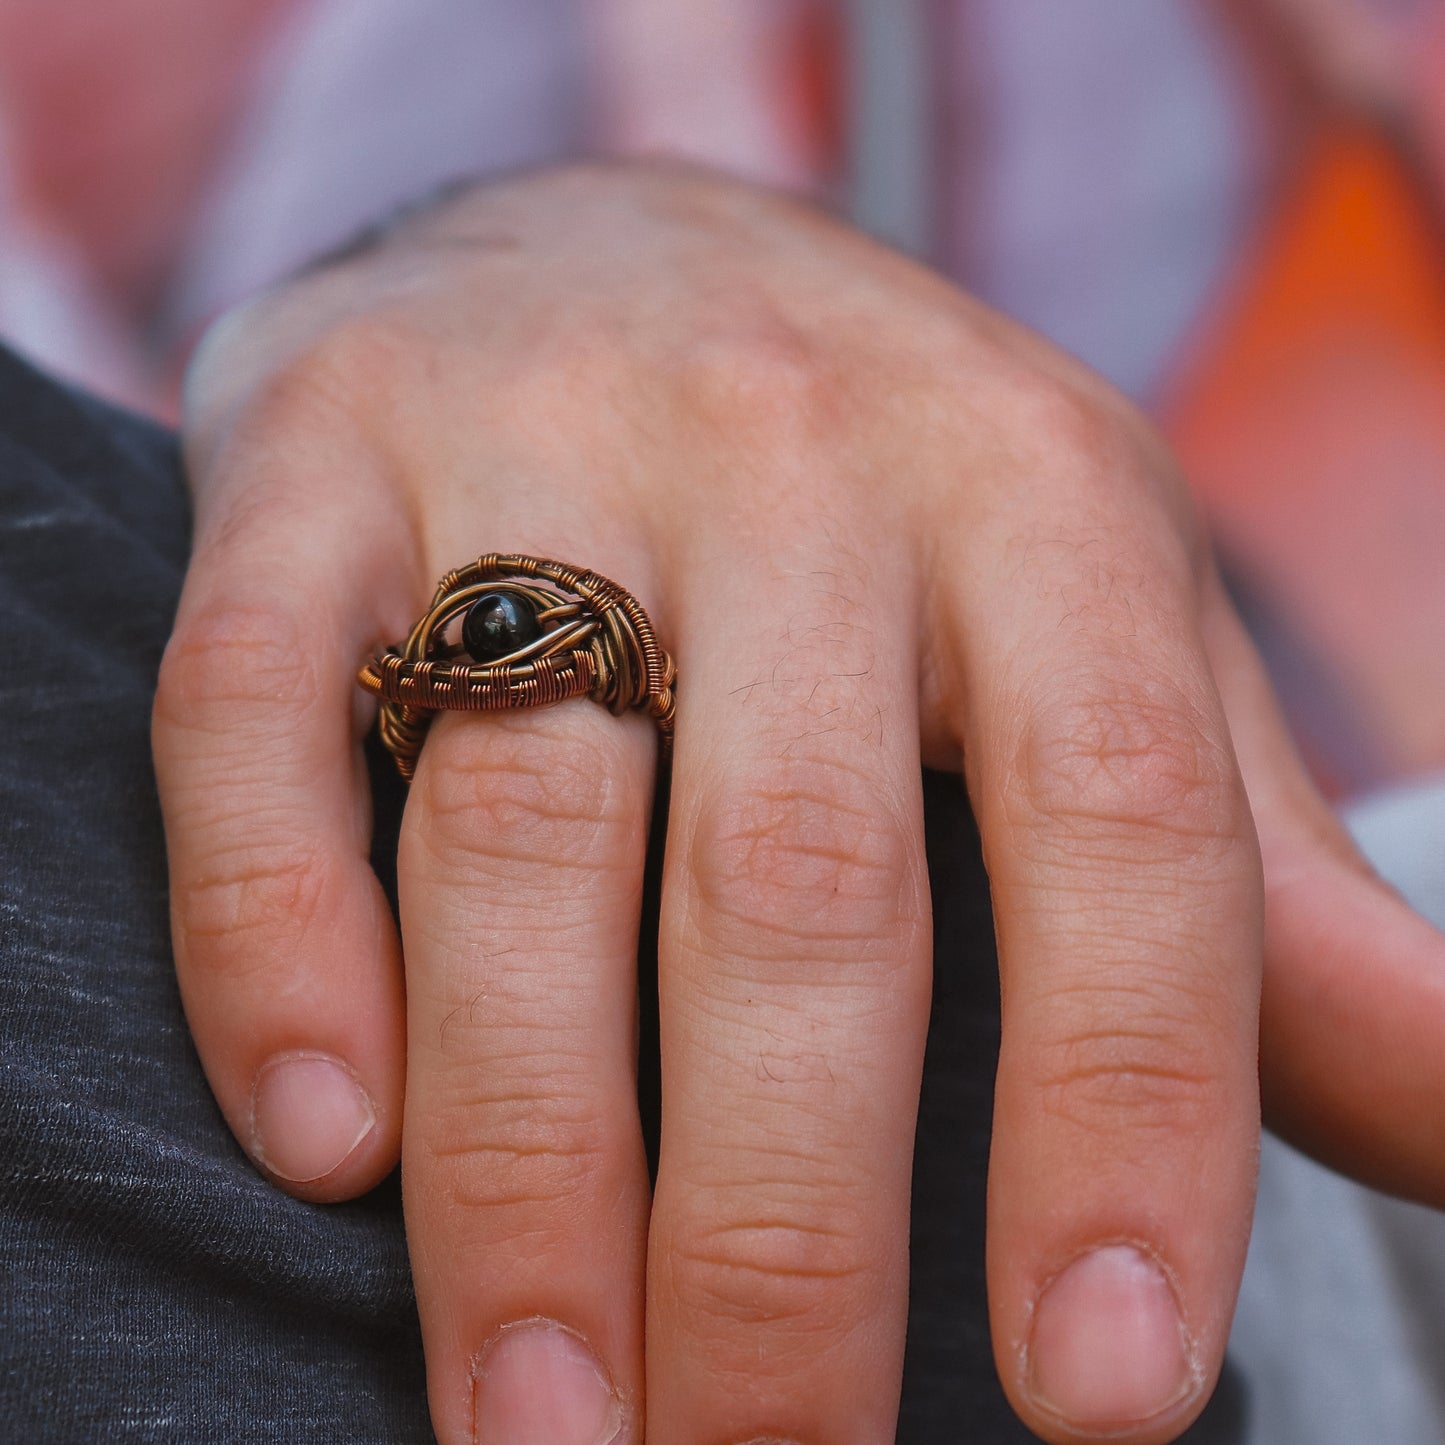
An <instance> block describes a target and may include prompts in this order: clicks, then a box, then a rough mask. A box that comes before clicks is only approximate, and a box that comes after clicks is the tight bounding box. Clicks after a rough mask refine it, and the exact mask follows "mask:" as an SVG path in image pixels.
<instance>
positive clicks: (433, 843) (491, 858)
mask: <svg viewBox="0 0 1445 1445" xmlns="http://www.w3.org/2000/svg"><path fill="white" fill-rule="evenodd" d="M468 733H469V736H467V737H466V738H465V739H459V738H458V737H457V734H456V733H453V735H452V737H451V738H450V739H448V742H449V743H450V744H455V745H454V746H447V747H445V748H438V747H435V745H433V750H432V752H431V755H430V756H429V757H428V756H425V755H424V759H423V763H422V767H421V768H420V769H419V771H418V778H417V783H416V785H414V786H416V787H417V788H418V790H419V792H420V794H421V797H420V802H421V803H422V809H421V816H422V819H423V821H422V823H421V826H420V828H419V833H420V836H421V838H422V839H423V840H424V843H425V846H426V847H427V849H428V850H429V852H430V853H431V855H432V857H433V859H434V860H435V861H436V862H437V863H438V864H439V865H440V866H441V867H442V868H443V869H444V870H448V871H451V870H458V869H461V870H465V871H466V872H468V873H471V874H474V873H475V872H476V870H477V869H478V867H479V866H480V867H483V868H485V867H486V865H488V864H497V865H503V864H504V865H515V864H518V863H542V864H546V865H547V869H546V873H545V874H544V875H543V881H545V876H546V875H548V874H553V873H555V874H556V875H557V877H558V879H559V881H560V882H561V884H562V885H563V886H565V887H566V888H568V889H570V888H572V887H573V886H574V885H575V881H576V880H575V877H571V876H568V875H569V874H570V873H571V872H572V871H573V870H575V869H577V868H583V869H585V870H587V871H588V872H589V873H592V872H597V871H600V870H604V869H607V868H609V867H625V866H627V865H628V863H629V862H631V861H632V860H633V859H634V857H635V852H636V847H638V846H640V832H639V830H640V829H641V827H642V826H643V819H642V818H641V809H640V808H639V807H638V806H637V805H636V799H635V797H632V796H631V795H630V793H629V790H628V789H627V788H626V787H625V786H623V785H622V781H621V780H623V779H625V778H626V777H628V776H629V775H630V773H631V772H632V769H630V768H628V767H627V765H626V761H625V759H624V758H623V757H622V756H621V749H620V747H619V745H618V742H614V741H609V740H608V739H606V738H605V737H602V736H601V735H600V734H598V733H597V732H596V731H595V730H589V733H588V736H587V737H585V738H578V737H576V736H575V735H573V734H572V733H571V732H570V731H569V730H568V726H567V724H565V723H563V724H560V725H559V724H556V723H555V722H553V721H552V720H549V721H548V722H547V723H545V724H541V725H536V724H535V720H534V719H532V718H529V717H523V718H520V719H519V718H497V719H491V718H489V719H487V725H486V726H485V727H484V728H483V729H480V730H477V729H469V730H468ZM479 733H484V734H485V735H484V736H481V735H479ZM437 741H438V742H440V741H441V740H440V739H438V740H437ZM619 741H620V740H619ZM537 881H538V880H537V879H536V878H535V877H532V876H531V875H529V886H530V885H531V884H533V883H535V882H537Z"/></svg>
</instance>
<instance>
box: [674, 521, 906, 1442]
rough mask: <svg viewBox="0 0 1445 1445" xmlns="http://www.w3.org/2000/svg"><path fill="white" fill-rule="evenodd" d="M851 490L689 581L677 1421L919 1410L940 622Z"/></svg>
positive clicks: (678, 954) (704, 1423) (737, 1421)
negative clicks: (912, 1397) (913, 1209)
mask: <svg viewBox="0 0 1445 1445" xmlns="http://www.w3.org/2000/svg"><path fill="white" fill-rule="evenodd" d="M835 501H836V507H835V509H834V511H833V513H832V515H830V516H829V517H828V518H827V520H826V522H824V521H821V520H820V519H818V518H817V517H816V516H814V517H812V518H809V517H805V516H792V515H774V516H770V517H769V518H768V519H767V521H766V524H763V523H761V522H760V523H759V524H758V532H757V533H756V534H754V533H752V532H749V533H747V534H746V535H743V534H742V533H741V532H740V531H739V524H738V523H737V522H736V521H734V522H732V523H731V524H730V525H729V526H725V527H723V528H721V529H720V531H722V532H724V533H725V532H727V531H732V532H733V533H735V535H731V536H719V534H718V533H717V532H714V533H710V534H708V535H707V536H706V537H704V538H702V539H700V540H699V541H698V542H697V543H695V544H694V545H693V546H692V547H691V548H690V549H689V551H688V554H687V555H686V556H684V557H682V558H681V559H679V560H680V562H681V563H682V564H683V565H682V567H681V568H680V570H679V575H681V576H684V577H686V578H687V579H688V580H687V585H686V586H685V587H683V588H680V589H678V590H679V591H680V592H681V593H682V594H683V595H681V596H678V597H676V598H674V599H673V605H672V606H671V607H670V609H669V611H670V614H671V616H672V617H673V618H674V619H675V623H676V627H677V631H678V638H679V641H680V645H681V648H682V654H683V655H682V656H680V657H679V669H680V675H681V676H682V678H683V681H684V688H683V691H682V693H681V695H680V715H679V733H678V747H677V755H676V764H675V775H674V782H673V806H672V816H671V819H670V823H669V844H668V860H667V873H666V877H665V882H664V899H663V917H662V927H661V947H660V961H659V967H660V981H659V995H660V1006H661V1029H662V1069H663V1123H662V1145H661V1163H660V1169H659V1175H658V1186H657V1194H656V1198H655V1202H654V1208H653V1223H652V1233H651V1239H650V1249H649V1261H650V1262H649V1270H648V1295H649V1314H648V1333H647V1339H648V1349H647V1368H648V1401H649V1405H648V1439H649V1440H650V1441H654V1442H657V1445H672V1442H675V1441H676V1442H681V1441H692V1440H699V1439H707V1440H718V1441H725V1440H734V1441H741V1440H754V1439H758V1438H760V1437H765V1436H766V1437H768V1438H794V1439H827V1440H831V1441H838V1442H844V1441H858V1442H862V1441H876V1440H879V1439H884V1438H891V1436H892V1433H893V1430H894V1427H895V1423H896V1416H897V1392H898V1383H899V1378H900V1375H901V1366H902V1345H903V1335H904V1324H905V1318H906V1293H907V1240H908V1196H909V1177H910V1165H911V1155H912V1137H913V1128H912V1121H913V1118H914V1116H915V1113H916V1109H917V1093H918V1085H919V1076H920V1072H921V1067H922V1055H923V1043H924V1036H925V1033H926V1027H927V1014H928V997H929V987H930V968H929V956H930V954H929V950H930V944H931V934H930V925H929V909H928V901H927V882H926V871H925V865H924V861H923V851H922V804H921V785H920V772H919V757H918V726H917V718H916V705H917V704H916V696H917V688H916V681H915V672H914V668H915V651H914V646H913V643H912V636H913V633H914V630H915V629H914V625H913V624H914V617H913V600H912V598H911V595H910V592H911V584H910V583H909V582H908V581H907V580H906V579H907V577H908V575H909V574H908V570H907V569H906V567H905V566H904V565H903V558H902V557H901V556H899V555H889V554H888V552H887V548H886V546H880V545H879V543H878V542H877V540H876V539H874V540H873V541H872V542H871V543H870V544H868V545H865V544H864V543H863V541H862V540H861V539H862V538H863V537H864V536H865V535H866V533H865V528H864V527H863V525H862V524H861V520H860V521H859V522H858V524H857V525H854V526H851V527H850V525H849V521H848V519H847V518H846V517H843V516H840V515H839V513H840V512H843V511H846V504H845V503H844V502H843V501H841V500H838V499H835ZM785 510H786V509H784V508H780V509H779V511H780V512H783V511H785ZM779 538H789V539H796V540H793V541H790V542H788V543H786V544H784V543H780V542H779V541H777V540H776V539H779ZM850 538H851V539H852V540H849V539H850ZM770 539H771V540H770ZM723 555H725V556H726V557H727V559H728V565H727V566H721V565H716V566H714V565H711V559H712V558H714V557H720V556H723ZM739 558H751V559H753V560H752V561H751V562H750V563H749V565H747V566H739V565H738V560H737V559H739ZM880 603H881V604H884V605H880Z"/></svg>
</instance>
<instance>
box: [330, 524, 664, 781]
mask: <svg viewBox="0 0 1445 1445" xmlns="http://www.w3.org/2000/svg"><path fill="white" fill-rule="evenodd" d="M676 678H677V670H676V668H675V667H674V666H673V661H672V658H671V657H670V656H669V655H668V654H667V652H666V651H665V650H664V649H663V648H662V647H661V646H659V644H658V641H657V638H656V636H655V635H654V633H653V631H652V623H651V621H650V620H649V619H648V616H647V613H646V612H644V611H643V609H642V604H641V603H640V602H638V600H637V599H636V598H635V597H634V596H633V595H632V594H631V593H630V592H628V591H626V590H625V589H624V588H622V587H619V586H618V585H617V583H615V582H612V581H609V579H608V578H606V577H601V576H599V575H598V574H597V573H596V572H590V571H584V570H583V569H581V568H577V567H569V566H568V565H567V564H566V563H564V562H554V561H550V560H549V559H548V558H546V557H524V556H520V555H517V554H510V555H508V554H501V553H497V552H488V553H487V554H486V555H485V556H482V557H478V558H477V560H476V561H475V562H473V563H472V564H471V565H470V566H467V567H459V568H457V570H456V571H454V572H448V573H447V575H446V576H445V577H443V578H442V580H441V581H440V582H439V583H438V584H437V590H436V595H435V596H434V597H433V598H432V601H431V605H430V607H428V608H427V610H426V612H425V613H424V614H423V615H422V617H421V619H420V621H418V622H417V624H416V626H415V627H413V628H412V630H411V635H410V636H409V637H408V638H407V640H406V642H405V644H403V645H402V646H399V647H398V646H392V647H388V648H387V649H386V651H385V652H383V653H379V654H378V655H377V656H375V657H373V658H372V659H371V661H369V662H368V663H367V664H366V665H365V666H364V667H363V668H362V669H361V671H360V672H359V673H358V674H357V681H358V682H360V684H361V685H362V687H364V688H365V689H366V690H367V691H368V692H370V693H373V694H374V695H375V696H376V697H378V698H380V699H381V716H380V719H379V722H378V730H379V732H380V734H381V740H382V742H383V743H385V744H386V747H387V749H388V751H389V752H390V753H391V755H392V757H393V758H394V759H395V760H396V766H397V770H398V771H399V772H400V773H401V775H402V777H404V778H406V779H407V780H408V781H410V780H411V777H412V775H413V773H415V771H416V760H417V758H418V756H420V754H421V745H422V743H423V742H424V741H425V740H426V733H427V728H428V727H429V726H430V725H431V721H432V718H434V717H435V716H436V714H437V713H438V712H441V711H443V710H451V709H457V710H462V711H468V712H500V711H501V710H503V709H504V708H514V707H546V706H548V705H550V704H551V703H555V702H563V701H565V700H566V699H567V698H571V697H584V696H585V697H590V698H592V700H593V701H594V702H600V703H602V704H604V705H605V706H606V707H608V708H610V709H611V711H612V712H613V713H615V714H621V713H624V712H626V711H627V710H628V709H629V708H636V709H638V710H639V711H641V712H646V713H648V714H650V715H651V716H652V717H653V718H654V719H655V720H656V722H657V726H658V731H659V734H660V735H661V738H662V744H663V748H664V751H666V750H667V749H669V748H670V747H671V743H672V725H673V714H674V711H675V709H676V699H675V697H674V693H673V685H674V683H675V681H676Z"/></svg>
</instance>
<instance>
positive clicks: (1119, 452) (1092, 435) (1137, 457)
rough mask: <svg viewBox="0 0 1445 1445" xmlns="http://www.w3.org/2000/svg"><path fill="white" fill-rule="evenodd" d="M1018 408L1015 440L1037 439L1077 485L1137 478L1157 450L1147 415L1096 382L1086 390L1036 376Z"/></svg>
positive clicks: (1020, 396) (1019, 398) (1018, 398)
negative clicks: (1152, 440)
mask: <svg viewBox="0 0 1445 1445" xmlns="http://www.w3.org/2000/svg"><path fill="white" fill-rule="evenodd" d="M1014 404H1015V406H1016V407H1017V409H1018V411H1017V420H1018V422H1019V423H1021V425H1019V426H1017V427H1016V428H1015V435H1018V436H1023V437H1029V438H1033V439H1034V441H1035V444H1037V445H1040V446H1042V447H1044V448H1045V449H1046V454H1047V456H1048V457H1049V458H1050V459H1051V460H1052V462H1053V465H1054V467H1055V468H1056V469H1062V470H1064V471H1066V472H1067V473H1068V475H1069V476H1070V477H1071V478H1073V479H1075V480H1076V481H1079V480H1082V481H1085V482H1094V481H1098V482H1102V481H1104V480H1105V479H1107V478H1112V477H1116V476H1118V475H1120V474H1121V473H1123V474H1128V475H1132V474H1135V473H1137V472H1138V471H1139V470H1140V467H1141V463H1142V462H1143V460H1144V458H1145V456H1146V454H1147V453H1149V452H1150V451H1151V450H1152V448H1151V447H1150V445H1149V442H1148V438H1149V437H1150V436H1151V434H1152V428H1151V426H1150V424H1149V423H1148V421H1147V420H1146V419H1145V417H1144V416H1143V414H1142V413H1141V412H1139V411H1138V410H1137V408H1135V407H1134V406H1132V405H1131V404H1130V403H1129V402H1128V401H1127V400H1126V399H1125V398H1124V397H1123V396H1122V395H1121V394H1120V393H1118V392H1116V391H1114V390H1113V388H1112V387H1108V386H1107V385H1105V384H1104V383H1101V382H1097V381H1096V380H1095V379H1094V378H1090V379H1089V382H1088V383H1087V384H1086V383H1083V382H1070V381H1067V380H1062V379H1058V378H1055V377H1052V376H1049V377H1040V376H1037V375H1034V376H1033V377H1032V378H1031V381H1030V384H1029V385H1028V386H1027V387H1026V388H1024V389H1023V391H1022V392H1021V393H1020V394H1018V395H1017V396H1016V397H1015V398H1014Z"/></svg>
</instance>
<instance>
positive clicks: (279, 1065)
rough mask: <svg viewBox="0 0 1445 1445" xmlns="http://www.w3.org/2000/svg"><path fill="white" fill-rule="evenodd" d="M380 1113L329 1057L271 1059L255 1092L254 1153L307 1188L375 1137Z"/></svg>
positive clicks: (279, 1173) (274, 1170)
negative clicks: (377, 1116)
mask: <svg viewBox="0 0 1445 1445" xmlns="http://www.w3.org/2000/svg"><path fill="white" fill-rule="evenodd" d="M375 1125H376V1111H375V1110H374V1109H373V1108H372V1107H371V1099H370V1098H369V1097H368V1096H367V1093H366V1091H365V1090H364V1089H363V1088H362V1087H361V1085H360V1084H358V1083H357V1082H356V1080H355V1079H354V1078H353V1077H352V1075H351V1072H350V1070H348V1069H347V1068H345V1066H344V1065H342V1064H340V1063H338V1062H337V1061H336V1060H335V1059H333V1058H329V1057H327V1055H325V1054H289V1055H287V1056H286V1057H284V1058H279V1059H272V1060H271V1062H270V1063H268V1064H265V1065H264V1066H263V1067H262V1069H261V1072H260V1073H259V1074H257V1075H256V1083H255V1086H254V1087H253V1088H252V1090H251V1152H252V1153H253V1154H255V1156H256V1158H257V1159H259V1160H260V1161H261V1162H262V1163H263V1164H264V1165H265V1166H266V1167H267V1168H268V1169H269V1170H270V1171H271V1172H272V1173H273V1174H275V1175H277V1176H278V1177H279V1178H281V1179H289V1180H290V1181H291V1182H292V1183H293V1184H304V1183H306V1182H307V1181H309V1180H312V1179H322V1178H324V1177H325V1176H326V1175H328V1174H330V1173H331V1171H332V1170H333V1169H336V1168H337V1167H338V1166H339V1165H340V1164H341V1163H342V1162H343V1161H344V1160H345V1159H346V1158H347V1157H348V1156H349V1155H350V1154H351V1152H352V1151H353V1150H354V1149H355V1148H356V1146H357V1145H358V1144H360V1143H361V1141H362V1140H363V1139H365V1138H366V1136H367V1135H368V1134H369V1133H371V1131H372V1129H373V1128H374V1127H375Z"/></svg>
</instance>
